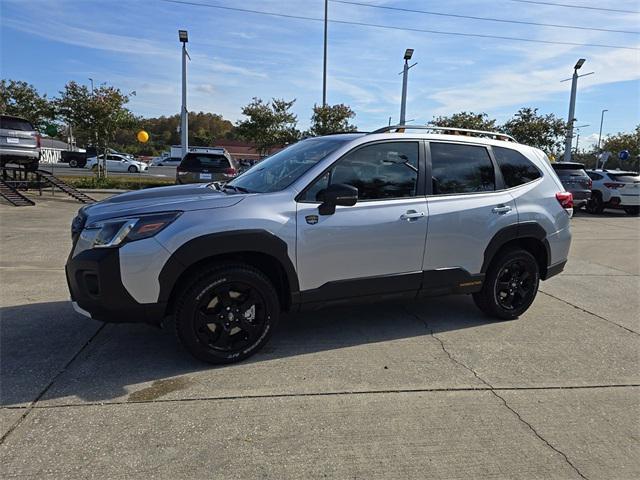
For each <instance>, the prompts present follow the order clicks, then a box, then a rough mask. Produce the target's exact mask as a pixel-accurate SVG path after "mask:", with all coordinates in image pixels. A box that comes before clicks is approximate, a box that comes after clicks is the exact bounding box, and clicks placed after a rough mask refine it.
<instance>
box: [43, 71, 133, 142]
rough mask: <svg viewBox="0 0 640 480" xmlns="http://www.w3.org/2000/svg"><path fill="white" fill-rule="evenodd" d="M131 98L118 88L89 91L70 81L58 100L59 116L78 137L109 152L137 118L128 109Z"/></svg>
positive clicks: (105, 87)
mask: <svg viewBox="0 0 640 480" xmlns="http://www.w3.org/2000/svg"><path fill="white" fill-rule="evenodd" d="M128 102H129V97H128V96H127V95H124V94H123V93H122V92H121V91H120V90H119V89H117V88H115V87H110V86H100V87H98V88H96V89H95V90H93V92H90V91H89V89H88V88H87V87H86V86H84V85H80V84H78V83H76V82H73V81H72V82H69V83H67V85H66V86H65V89H64V90H63V91H61V92H60V98H58V99H57V101H56V106H57V108H58V111H59V114H60V116H61V117H62V118H63V119H64V120H65V121H66V122H67V123H68V124H69V125H72V126H73V127H74V131H75V132H76V135H78V136H84V138H85V139H86V140H87V143H88V142H89V141H91V143H93V144H94V145H95V146H96V148H97V149H98V151H104V152H105V153H106V151H107V148H108V147H109V145H110V144H112V143H113V142H114V140H115V137H116V134H117V133H118V131H120V130H122V129H133V128H134V127H135V126H136V124H138V123H139V121H138V119H136V117H135V116H134V115H133V114H132V113H131V112H130V111H129V110H128V109H127V108H126V107H125V105H126V104H127V103H128Z"/></svg>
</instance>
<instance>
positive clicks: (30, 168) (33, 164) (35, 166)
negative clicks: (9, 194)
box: [24, 160, 39, 172]
mask: <svg viewBox="0 0 640 480" xmlns="http://www.w3.org/2000/svg"><path fill="white" fill-rule="evenodd" d="M38 167H39V165H38V160H36V161H35V162H30V163H26V164H25V165H24V169H25V170H26V171H27V172H35V171H36V170H38Z"/></svg>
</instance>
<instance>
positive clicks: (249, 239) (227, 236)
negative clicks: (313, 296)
mask: <svg viewBox="0 0 640 480" xmlns="http://www.w3.org/2000/svg"><path fill="white" fill-rule="evenodd" d="M247 252H250V253H261V254H265V255H269V256H270V257H273V258H275V259H276V260H277V261H278V262H279V263H280V265H281V266H282V268H283V270H284V272H285V274H286V277H287V282H288V284H289V290H290V291H289V292H286V293H287V294H289V295H291V296H295V295H296V294H297V293H298V292H299V290H300V284H299V282H298V275H297V273H296V270H295V268H294V266H293V263H292V262H291V259H290V258H289V254H288V249H287V244H286V243H285V242H284V240H282V239H281V238H279V237H277V236H275V235H274V234H272V233H270V232H268V231H266V230H262V229H254V230H232V231H227V232H218V233H211V234H207V235H202V236H200V237H196V238H193V239H191V240H189V241H188V242H186V243H184V244H183V245H181V246H180V247H179V248H178V249H177V250H176V251H175V252H173V254H172V255H171V257H169V260H167V262H166V263H165V264H164V267H162V270H161V272H160V276H159V282H160V294H159V298H158V301H159V302H167V301H169V297H170V296H171V293H172V292H173V289H174V287H175V284H176V282H177V280H178V279H179V278H180V276H181V275H182V274H183V273H184V272H185V271H186V270H187V269H188V268H190V267H192V266H193V265H195V264H197V263H198V262H200V261H202V260H206V259H207V258H211V257H215V256H217V255H225V254H234V253H247Z"/></svg>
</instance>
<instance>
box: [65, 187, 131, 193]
mask: <svg viewBox="0 0 640 480" xmlns="http://www.w3.org/2000/svg"><path fill="white" fill-rule="evenodd" d="M76 190H78V191H79V192H82V193H114V194H115V193H125V192H131V190H120V189H117V188H76Z"/></svg>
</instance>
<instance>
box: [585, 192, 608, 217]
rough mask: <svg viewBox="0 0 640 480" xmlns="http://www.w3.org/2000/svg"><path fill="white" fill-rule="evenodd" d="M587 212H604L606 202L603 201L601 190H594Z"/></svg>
mask: <svg viewBox="0 0 640 480" xmlns="http://www.w3.org/2000/svg"><path fill="white" fill-rule="evenodd" d="M586 210H587V212H589V213H596V214H600V213H602V212H604V202H603V201H602V195H601V194H600V192H593V193H592V194H591V198H590V199H589V201H588V202H587V207H586Z"/></svg>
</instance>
